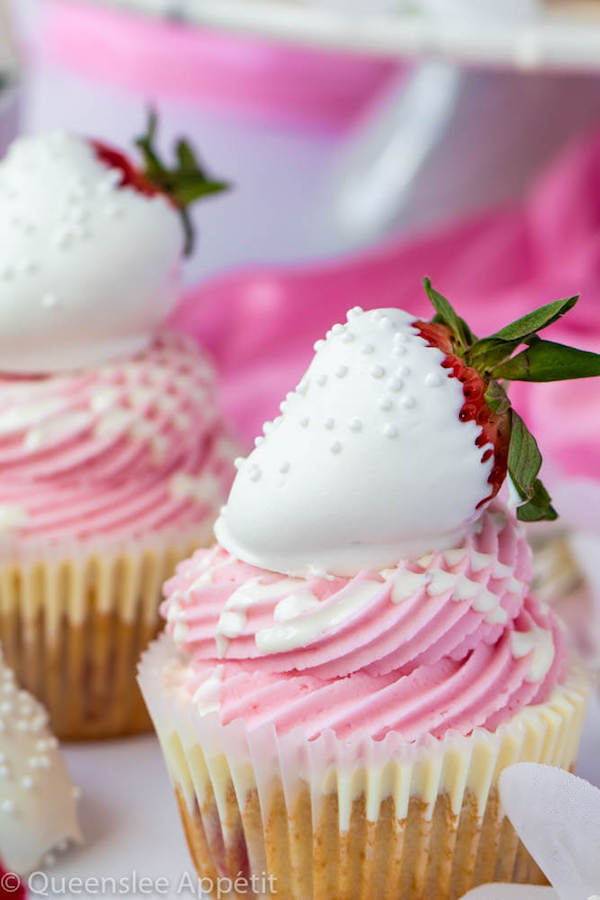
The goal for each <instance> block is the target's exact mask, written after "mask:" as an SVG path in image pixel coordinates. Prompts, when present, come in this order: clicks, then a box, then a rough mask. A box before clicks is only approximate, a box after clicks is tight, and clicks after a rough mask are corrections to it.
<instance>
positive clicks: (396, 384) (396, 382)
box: [390, 375, 404, 391]
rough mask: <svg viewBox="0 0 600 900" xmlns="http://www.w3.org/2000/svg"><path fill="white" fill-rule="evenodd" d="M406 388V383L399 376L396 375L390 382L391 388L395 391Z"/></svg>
mask: <svg viewBox="0 0 600 900" xmlns="http://www.w3.org/2000/svg"><path fill="white" fill-rule="evenodd" d="M403 387H404V382H403V380H402V379H401V378H399V377H398V375H394V377H393V378H392V379H391V381H390V388H391V389H392V390H393V391H401V390H402V388H403Z"/></svg>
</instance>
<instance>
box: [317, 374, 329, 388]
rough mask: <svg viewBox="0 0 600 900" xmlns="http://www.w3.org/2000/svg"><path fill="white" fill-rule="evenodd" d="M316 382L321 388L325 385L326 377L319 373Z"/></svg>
mask: <svg viewBox="0 0 600 900" xmlns="http://www.w3.org/2000/svg"><path fill="white" fill-rule="evenodd" d="M316 382H317V384H318V385H319V387H323V386H324V385H325V384H327V375H325V374H323V373H321V374H320V375H317V378H316Z"/></svg>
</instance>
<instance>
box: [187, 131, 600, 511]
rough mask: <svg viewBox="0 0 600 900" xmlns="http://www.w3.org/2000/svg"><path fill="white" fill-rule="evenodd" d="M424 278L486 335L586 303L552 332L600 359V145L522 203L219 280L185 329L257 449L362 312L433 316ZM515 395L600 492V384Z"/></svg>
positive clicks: (559, 467) (553, 172) (594, 143)
mask: <svg viewBox="0 0 600 900" xmlns="http://www.w3.org/2000/svg"><path fill="white" fill-rule="evenodd" d="M424 275H429V276H430V277H431V278H432V279H433V282H434V284H435V285H436V286H437V287H438V289H439V290H440V291H441V292H442V293H444V294H446V295H447V296H448V297H449V298H450V299H451V300H452V301H453V303H454V304H455V305H456V306H457V307H458V308H459V309H460V310H461V312H462V313H463V314H464V315H465V317H466V318H467V319H468V320H469V322H470V324H471V325H472V327H473V328H474V330H475V331H476V333H479V334H484V333H486V332H487V333H490V332H491V331H493V330H495V329H496V328H497V327H499V326H501V325H503V324H506V323H507V322H509V321H510V320H511V319H513V318H515V317H517V316H518V315H520V314H522V313H523V312H524V311H526V310H528V309H531V308H532V307H533V306H535V305H541V304H543V303H546V302H549V301H550V300H554V299H557V298H559V297H563V296H568V295H571V294H574V293H581V295H582V298H581V300H580V302H579V304H578V306H577V307H576V308H575V310H574V311H572V312H571V313H570V314H569V316H568V318H567V319H565V320H563V321H562V322H560V323H558V324H557V325H555V326H553V327H552V328H551V329H549V330H548V331H547V332H546V334H547V335H548V336H549V337H552V339H554V340H559V341H560V340H564V341H568V342H573V343H575V344H576V345H578V346H581V347H585V348H588V349H595V350H598V351H600V135H592V136H589V137H588V138H586V139H585V140H582V141H580V142H578V143H576V144H574V145H572V147H571V148H570V149H569V150H568V151H567V152H566V153H564V154H563V155H562V157H561V158H560V159H559V160H557V161H556V163H555V164H554V165H552V166H551V167H550V168H549V170H548V171H547V172H545V173H544V174H543V176H542V178H541V179H540V180H539V182H538V183H537V184H536V185H535V186H534V188H533V190H532V191H531V194H530V196H529V197H528V198H527V199H526V201H525V202H524V204H523V205H522V206H520V207H517V208H512V209H507V210H501V211H494V212H491V213H489V214H487V215H485V216H482V217H479V218H477V219H472V220H469V221H463V222H458V223H456V224H455V225H454V226H453V227H450V228H446V229H444V230H441V231H438V232H435V233H430V234H425V235H422V236H418V237H412V238H408V239H407V238H401V239H396V240H394V241H392V242H390V243H388V244H387V245H385V246H383V247H381V248H377V249H374V250H372V251H369V252H366V253H363V254H362V255H360V256H353V257H350V258H346V259H340V260H334V261H331V262H329V263H327V264H325V265H322V266H319V267H312V268H311V267H301V268H273V267H264V268H261V269H256V268H254V269H252V270H248V271H241V272H237V273H234V274H232V275H228V276H226V277H223V278H219V279H217V280H215V281H213V282H211V283H209V284H208V285H204V286H202V287H199V288H198V289H195V290H193V291H191V292H189V293H188V295H187V296H186V297H185V299H184V301H183V303H182V304H181V306H180V308H179V310H178V311H177V313H176V315H175V317H174V323H175V324H176V325H177V326H178V327H180V328H182V329H184V330H186V331H188V332H190V333H192V334H194V335H196V336H197V337H198V338H199V339H200V340H201V341H202V342H203V343H204V344H205V345H206V346H207V347H208V348H209V349H210V351H211V352H212V353H213V355H214V357H215V359H216V361H217V364H218V366H219V368H220V370H221V374H222V379H223V395H224V402H225V406H226V409H227V412H228V413H229V414H230V415H231V417H232V418H233V420H234V422H235V423H236V424H237V426H238V429H239V431H240V433H241V435H242V437H243V438H244V439H245V440H246V441H247V442H248V443H249V442H250V440H251V439H252V437H253V436H254V435H255V434H257V433H258V432H259V431H260V429H261V426H262V423H263V421H264V420H265V419H268V418H272V417H273V416H274V415H275V413H276V410H277V406H278V404H279V402H280V400H281V399H282V398H283V397H284V395H285V393H286V392H287V391H288V390H290V389H291V388H293V387H294V386H295V384H296V383H297V381H298V379H299V377H300V375H301V373H302V371H303V370H304V368H305V367H306V365H307V363H308V362H309V360H310V358H311V355H312V345H313V342H314V341H315V340H316V339H317V338H319V337H321V336H322V335H323V334H324V332H325V331H326V330H327V329H328V328H329V327H330V326H331V325H332V324H333V323H334V322H336V321H338V320H340V319H343V318H344V316H345V312H346V310H347V309H348V308H349V307H351V306H354V305H357V304H358V305H360V306H363V307H364V308H374V307H377V306H400V307H404V308H405V309H408V310H410V311H412V312H414V313H416V314H423V315H426V316H427V317H429V316H430V313H431V310H430V308H429V306H428V302H427V300H426V298H425V296H424V293H423V290H422V288H421V286H420V284H421V280H422V278H423V276H424ZM513 398H514V402H515V406H517V407H518V408H519V410H520V411H521V412H522V413H523V414H524V416H525V417H526V418H527V420H528V421H529V423H530V425H531V427H532V428H533V429H534V430H535V433H536V436H537V437H538V440H539V442H540V445H541V447H542V450H543V452H544V456H545V466H546V469H545V471H546V473H547V474H550V475H551V476H552V477H553V478H554V480H556V479H557V478H558V477H559V476H561V477H563V476H568V477H569V478H570V479H577V480H578V481H581V480H582V479H583V480H584V481H588V480H593V481H596V480H598V482H600V379H586V380H584V381H579V382H575V383H562V384H543V385H534V386H530V385H520V384H517V385H515V386H514V389H513ZM597 499H598V502H599V503H600V495H599V497H598V498H597ZM599 518H600V516H599Z"/></svg>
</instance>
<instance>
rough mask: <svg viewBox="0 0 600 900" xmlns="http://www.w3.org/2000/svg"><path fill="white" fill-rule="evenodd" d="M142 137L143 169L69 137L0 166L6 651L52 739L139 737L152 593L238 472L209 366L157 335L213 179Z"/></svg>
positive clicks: (197, 538)
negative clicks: (195, 214)
mask: <svg viewBox="0 0 600 900" xmlns="http://www.w3.org/2000/svg"><path fill="white" fill-rule="evenodd" d="M152 129H153V124H152V123H151V126H150V131H149V133H148V135H146V136H145V138H144V139H142V144H143V148H144V157H145V167H144V165H141V166H140V167H139V168H138V167H136V165H135V164H133V163H132V162H131V161H130V160H129V159H128V158H127V157H126V156H124V155H123V154H121V153H119V152H118V151H115V150H113V149H112V148H110V147H108V146H106V145H105V144H101V143H99V142H97V141H88V140H86V139H84V138H79V137H74V136H70V135H68V134H66V133H63V132H56V133H53V134H50V135H42V136H35V137H31V138H23V139H20V140H19V141H17V142H15V143H14V144H13V145H12V147H11V149H10V150H9V152H8V154H7V156H6V157H5V159H4V160H3V162H2V163H1V164H0V193H1V195H2V216H1V217H0V283H1V286H2V289H1V293H0V372H1V373H2V374H1V375H0V640H1V642H2V645H3V647H4V653H5V656H6V659H7V662H8V663H9V664H10V665H11V666H12V667H13V668H14V670H15V674H16V676H17V678H18V680H19V682H20V684H21V685H22V686H24V687H27V688H28V689H30V690H31V691H32V692H33V693H34V694H35V695H36V696H37V697H38V698H39V699H41V700H43V702H44V703H45V704H46V706H47V708H48V710H49V712H50V716H51V720H52V725H53V727H54V729H55V731H56V733H57V734H58V735H59V736H60V737H63V738H87V737H106V736H109V735H118V734H125V733H130V732H136V731H139V730H142V729H144V728H145V727H146V725H147V721H146V717H145V714H144V711H143V707H142V704H141V701H140V698H139V696H138V693H137V689H136V686H135V680H134V671H135V663H136V659H137V657H138V656H139V653H140V651H141V650H142V649H143V647H144V646H145V645H146V643H147V642H148V640H149V639H150V638H151V637H152V636H153V635H154V634H155V632H156V630H157V628H158V602H159V597H160V588H161V584H162V582H163V581H164V579H165V577H166V576H167V575H168V574H169V573H170V572H171V571H172V570H173V567H174V565H175V563H176V562H177V560H178V559H181V558H182V557H183V556H185V555H186V554H187V553H188V552H189V551H190V549H191V548H193V547H195V546H199V545H203V544H206V543H208V542H210V540H211V536H212V523H213V520H214V518H215V514H216V512H217V510H218V508H219V506H220V503H221V501H222V498H223V496H224V493H225V492H226V490H227V487H228V484H229V479H230V471H231V454H232V447H231V442H230V440H229V438H228V435H227V430H226V427H225V425H224V422H223V419H222V417H221V414H220V411H219V408H218V403H217V398H216V387H215V377H214V373H213V370H212V367H211V365H210V363H209V362H208V361H207V359H206V358H205V357H204V355H203V354H202V353H201V351H200V350H199V349H198V347H197V345H196V343H195V342H194V341H193V339H191V338H186V337H184V336H181V335H177V334H173V333H171V332H170V331H169V330H168V328H166V326H165V321H166V319H167V317H168V315H169V313H170V311H171V310H172V308H173V306H174V304H175V303H176V302H177V299H178V274H179V264H180V260H181V257H182V253H183V251H184V247H185V246H186V242H187V241H189V240H191V233H189V232H187V233H186V231H185V229H184V227H183V226H184V224H185V222H184V223H182V222H181V221H180V213H181V214H183V215H184V217H185V215H186V212H185V209H186V205H187V204H188V203H190V202H192V201H193V200H194V199H197V198H198V197H200V196H204V195H205V194H207V193H211V192H214V191H217V190H220V189H222V187H223V185H222V184H220V183H218V182H211V181H210V180H209V179H208V178H207V177H206V176H205V174H204V173H203V171H202V170H201V168H200V167H199V166H198V164H197V162H196V160H195V157H194V155H193V152H192V151H191V149H190V148H189V146H188V145H187V144H185V143H184V142H181V143H180V144H179V145H178V163H177V167H176V169H171V170H169V169H167V168H165V167H164V166H163V165H162V163H160V161H159V160H158V157H156V155H155V154H154V147H153V144H152V136H153V135H152ZM181 192H184V193H181Z"/></svg>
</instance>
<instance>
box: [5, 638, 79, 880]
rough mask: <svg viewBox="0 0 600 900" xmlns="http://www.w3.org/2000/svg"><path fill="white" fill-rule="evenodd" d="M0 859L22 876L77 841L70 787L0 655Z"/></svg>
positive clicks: (34, 707) (42, 721)
mask: <svg viewBox="0 0 600 900" xmlns="http://www.w3.org/2000/svg"><path fill="white" fill-rule="evenodd" d="M0 692H1V695H2V703H1V704H0V858H1V859H2V862H3V864H4V866H5V868H6V869H7V870H9V871H12V872H17V873H19V874H21V875H26V874H27V873H28V872H30V871H32V870H33V869H35V868H37V867H39V866H40V865H41V864H43V862H44V861H46V862H49V857H48V855H49V854H50V852H51V851H54V850H59V849H63V848H64V847H66V846H67V844H69V843H71V842H72V841H76V842H77V843H79V842H80V841H81V839H82V837H81V832H80V829H79V824H78V822H77V813H76V803H75V795H74V788H73V785H72V783H71V779H70V778H69V775H68V772H67V769H66V766H65V763H64V760H63V758H62V755H61V753H60V750H59V749H58V741H57V740H56V738H55V737H53V736H52V735H51V734H50V732H49V731H48V728H47V726H46V721H47V716H46V712H45V710H44V709H43V708H42V706H41V705H40V704H39V703H38V702H37V701H36V700H34V698H33V697H32V696H31V695H30V694H28V693H27V692H26V691H20V690H19V689H18V687H17V685H16V683H15V679H14V675H13V673H12V671H11V670H10V669H9V668H8V667H7V666H6V665H5V664H4V662H3V659H2V654H1V652H0Z"/></svg>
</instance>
